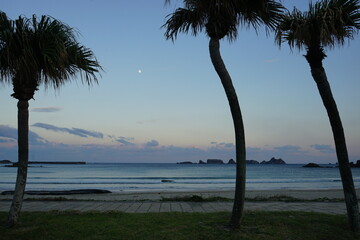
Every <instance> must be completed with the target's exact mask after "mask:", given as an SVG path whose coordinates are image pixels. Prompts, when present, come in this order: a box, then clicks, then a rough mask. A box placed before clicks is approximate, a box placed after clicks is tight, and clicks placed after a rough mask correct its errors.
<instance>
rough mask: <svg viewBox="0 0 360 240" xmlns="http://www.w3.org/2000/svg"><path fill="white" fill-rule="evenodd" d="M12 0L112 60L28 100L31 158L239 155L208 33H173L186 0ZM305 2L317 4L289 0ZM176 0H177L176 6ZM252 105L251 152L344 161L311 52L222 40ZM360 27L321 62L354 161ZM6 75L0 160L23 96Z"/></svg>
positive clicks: (359, 155) (358, 155)
mask: <svg viewBox="0 0 360 240" xmlns="http://www.w3.org/2000/svg"><path fill="white" fill-rule="evenodd" d="M173 3H174V4H173V5H171V6H167V7H164V1H163V0H152V1H149V0H117V1H115V0H107V1H100V0H77V1H69V0H63V1H45V0H33V1H31V2H30V1H26V0H12V1H2V2H0V9H1V10H2V11H4V12H5V13H7V15H8V16H9V17H10V18H12V19H15V18H17V17H18V16H19V15H24V16H27V17H30V16H31V15H32V14H36V15H38V16H40V15H44V14H46V15H50V16H53V17H54V18H56V19H59V20H61V21H63V22H64V23H66V24H68V25H70V26H71V27H74V28H75V29H77V30H78V31H79V32H80V34H79V38H78V40H79V42H81V43H82V44H83V45H85V46H86V47H88V48H91V49H92V50H93V51H94V53H95V55H96V57H97V59H98V60H99V62H100V63H101V65H102V66H103V68H104V72H102V74H101V75H102V78H101V79H100V81H99V84H98V85H94V86H92V87H90V88H89V87H87V86H84V85H82V84H81V81H80V79H78V80H79V81H73V82H71V83H68V84H67V85H66V86H63V87H62V88H61V89H60V90H57V91H55V90H53V89H44V88H43V87H41V88H40V90H39V91H37V92H36V94H35V100H31V101H30V160H32V161H41V160H48V161H52V160H58V161H66V160H68V161H79V160H82V161H88V162H178V161H193V162H197V161H198V160H200V159H202V160H206V159H208V158H221V159H223V160H226V161H227V160H228V159H230V158H234V155H235V152H234V133H233V125H232V119H231V115H230V111H229V107H228V103H227V99H226V96H225V93H224V91H223V88H222V86H221V83H220V80H219V79H218V77H217V75H216V73H215V71H214V69H213V67H212V65H211V61H210V58H209V53H208V39H207V37H206V36H205V34H199V35H198V36H197V37H196V38H195V37H193V36H191V35H185V34H180V35H179V37H178V39H177V40H176V41H175V42H174V43H173V42H171V41H166V40H165V38H164V36H163V34H164V29H161V26H162V25H163V24H164V22H165V17H166V15H168V14H170V13H171V12H172V11H173V10H174V9H175V6H179V4H180V3H181V1H176V0H175V1H173ZM283 4H284V5H285V6H286V7H287V8H289V9H292V8H293V6H297V7H298V8H299V9H302V10H305V9H306V8H307V5H308V1H304V0H284V1H283ZM174 5H175V6H174ZM221 44H222V45H221V52H222V56H223V59H224V61H225V63H226V65H227V67H228V70H229V72H230V74H231V76H232V79H233V82H234V85H235V87H236V91H237V94H238V98H239V101H240V106H241V109H242V112H243V117H244V122H245V129H246V145H247V159H255V160H259V161H262V160H269V159H270V158H271V157H276V158H283V159H284V160H285V161H286V162H288V163H306V162H318V163H329V162H332V163H335V162H336V156H335V151H334V143H333V139H332V133H331V129H330V125H329V122H328V118H327V115H326V112H325V109H324V107H323V105H322V102H321V99H320V96H319V94H318V91H317V88H316V86H315V83H314V81H313V79H312V77H311V75H310V69H309V66H308V64H307V62H306V60H305V58H304V57H303V54H304V51H302V52H298V51H293V52H291V51H290V49H289V48H288V47H287V46H286V45H284V46H283V47H282V48H281V49H279V47H277V46H276V45H275V44H274V40H273V34H270V36H269V37H266V34H265V32H264V31H259V33H258V34H256V33H255V32H254V31H252V30H248V29H241V30H240V31H239V34H238V39H237V40H236V41H235V42H233V43H229V42H228V41H226V40H224V41H222V42H221ZM359 50H360V40H359V36H357V39H355V40H352V41H350V42H349V44H347V45H346V46H344V47H342V48H335V49H332V50H327V56H328V57H327V58H326V59H325V61H324V67H325V69H326V71H327V75H328V79H329V81H330V83H331V86H332V89H333V94H334V97H335V99H336V101H337V104H338V108H339V110H340V114H341V117H342V120H343V125H344V128H345V134H346V138H347V144H348V151H349V156H350V160H351V161H355V160H358V159H360V147H359V146H360V124H359V123H360V109H359V103H360V94H359V91H360V81H359V78H360V77H359V76H360V68H359V62H360V55H359V54H358V53H359ZM11 93H12V87H11V86H9V85H4V84H0V102H1V104H0V112H1V118H0V159H10V160H14V161H16V160H17V145H16V141H17V136H16V134H17V129H16V128H17V107H16V103H17V100H16V99H13V98H11V97H10V95H11Z"/></svg>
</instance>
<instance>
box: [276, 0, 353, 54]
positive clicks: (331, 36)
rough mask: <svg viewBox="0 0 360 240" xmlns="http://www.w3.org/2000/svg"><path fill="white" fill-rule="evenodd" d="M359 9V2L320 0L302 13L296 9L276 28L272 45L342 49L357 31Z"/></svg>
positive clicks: (351, 0) (350, 0)
mask: <svg viewBox="0 0 360 240" xmlns="http://www.w3.org/2000/svg"><path fill="white" fill-rule="evenodd" d="M359 9H360V6H359V0H322V1H320V2H317V3H315V4H311V3H310V5H309V10H308V11H305V12H301V11H299V10H298V9H296V8H295V9H294V10H293V12H292V13H289V14H287V15H286V16H285V17H284V18H283V20H282V21H281V23H280V24H279V27H278V28H277V30H276V36H275V39H276V40H275V41H276V43H277V44H278V45H281V44H282V43H283V42H287V43H288V44H289V46H290V47H291V48H298V49H302V48H309V47H315V46H316V47H329V48H333V47H334V46H336V45H339V46H342V45H344V44H345V40H346V39H352V38H353V37H354V35H355V34H356V33H358V31H359V29H360V11H359Z"/></svg>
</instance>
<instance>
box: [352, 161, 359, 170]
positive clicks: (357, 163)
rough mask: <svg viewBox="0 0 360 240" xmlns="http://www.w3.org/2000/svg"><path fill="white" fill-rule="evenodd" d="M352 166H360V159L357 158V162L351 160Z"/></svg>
mask: <svg viewBox="0 0 360 240" xmlns="http://www.w3.org/2000/svg"><path fill="white" fill-rule="evenodd" d="M350 167H353V168H360V160H357V161H356V163H353V162H351V163H350Z"/></svg>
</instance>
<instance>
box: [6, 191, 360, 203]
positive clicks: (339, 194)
mask: <svg viewBox="0 0 360 240" xmlns="http://www.w3.org/2000/svg"><path fill="white" fill-rule="evenodd" d="M356 193H357V197H358V199H360V188H358V189H356ZM192 195H198V196H201V197H203V198H210V197H221V198H228V199H234V191H229V190H223V191H221V190H216V191H162V192H158V191H157V192H115V193H102V194H93V193H92V194H71V195H56V196H54V195H28V194H25V195H24V199H32V200H41V199H55V200H56V199H62V200H84V201H160V200H162V199H163V198H178V197H189V196H192ZM279 196H286V197H291V198H296V199H303V200H318V199H329V200H331V199H334V200H335V199H336V200H339V199H344V193H343V190H342V189H326V190H315V189H314V190H293V189H280V190H247V191H246V193H245V197H246V198H247V199H255V198H269V197H279ZM9 199H12V195H0V200H9Z"/></svg>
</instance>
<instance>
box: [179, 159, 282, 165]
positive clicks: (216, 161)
mask: <svg viewBox="0 0 360 240" xmlns="http://www.w3.org/2000/svg"><path fill="white" fill-rule="evenodd" d="M176 164H225V162H224V161H223V160H221V159H208V160H206V162H204V161H203V160H199V162H198V163H193V162H190V161H186V162H178V163H176ZM226 164H236V162H235V160H234V159H230V160H229V161H228V162H227V163H226ZM246 164H286V162H285V161H284V160H282V159H281V158H278V159H277V158H274V157H273V158H271V159H270V160H269V161H265V160H264V161H262V162H258V161H256V160H246Z"/></svg>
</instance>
